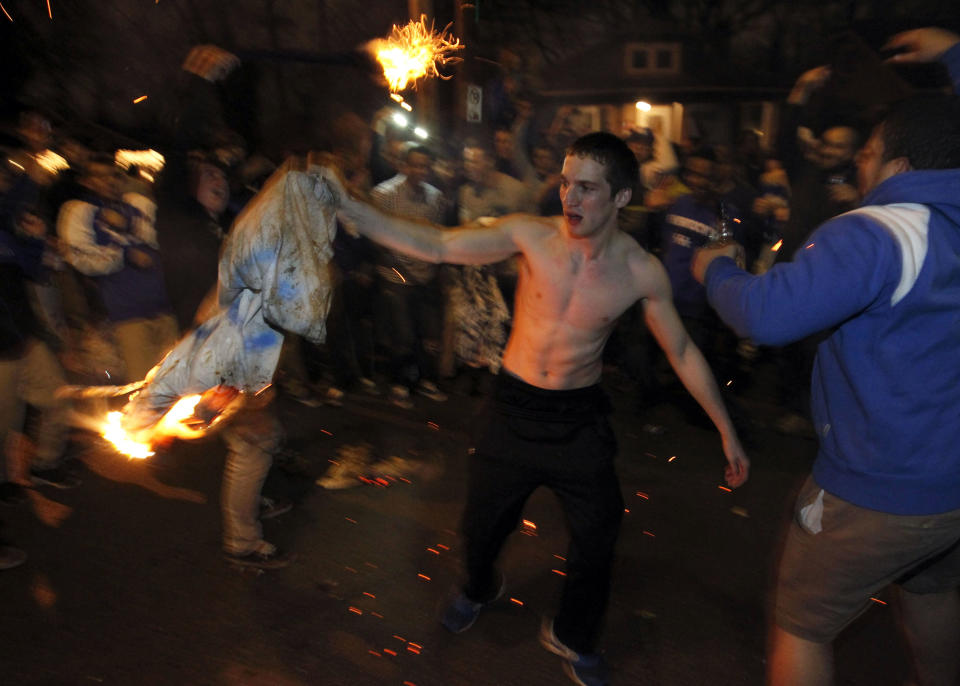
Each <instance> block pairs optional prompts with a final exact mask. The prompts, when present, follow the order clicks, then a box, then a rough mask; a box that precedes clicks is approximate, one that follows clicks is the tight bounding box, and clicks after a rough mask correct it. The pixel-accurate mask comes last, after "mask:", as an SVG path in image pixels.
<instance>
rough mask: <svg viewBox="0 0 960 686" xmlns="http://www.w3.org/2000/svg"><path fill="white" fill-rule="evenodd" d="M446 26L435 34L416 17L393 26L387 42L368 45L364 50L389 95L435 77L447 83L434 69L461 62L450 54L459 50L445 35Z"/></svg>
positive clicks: (448, 36)
mask: <svg viewBox="0 0 960 686" xmlns="http://www.w3.org/2000/svg"><path fill="white" fill-rule="evenodd" d="M449 28H450V24H447V25H446V26H445V27H444V28H443V30H442V31H439V32H437V31H435V30H434V28H433V22H430V26H429V27H427V17H426V15H424V14H421V15H420V21H413V20H411V21H410V23H409V24H407V25H406V26H404V27H403V28H401V27H399V26H397V25H396V24H394V26H393V30H392V31H391V33H390V35H389V36H388V37H387V38H385V39H384V38H378V39H376V40H374V41H371V42H370V43H369V44H368V48H369V50H370V52H371V53H372V54H373V56H374V57H376V58H377V61H378V62H380V66H382V67H383V75H384V77H385V78H386V79H387V85H389V87H390V92H391V93H396V92H398V91H402V90H404V89H405V88H408V87H409V86H410V85H415V84H416V82H417V80H418V79H421V78H425V77H431V76H435V77H438V78H441V79H448V78H450V77H449V76H443V75H442V74H441V73H440V72H439V70H438V69H437V65H438V64H439V65H440V66H444V65H446V64H448V63H450V62H459V61H461V60H460V58H459V57H455V56H454V55H453V53H455V52H456V51H457V50H463V45H462V44H461V43H460V40H459V39H457V38H455V37H454V36H453V35H452V34H449V33H447V29H449Z"/></svg>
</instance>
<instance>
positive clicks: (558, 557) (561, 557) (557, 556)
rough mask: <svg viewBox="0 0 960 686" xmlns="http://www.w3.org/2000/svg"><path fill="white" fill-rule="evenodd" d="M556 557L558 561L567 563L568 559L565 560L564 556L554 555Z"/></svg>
mask: <svg viewBox="0 0 960 686" xmlns="http://www.w3.org/2000/svg"><path fill="white" fill-rule="evenodd" d="M554 557H555V558H557V559H558V560H561V561H562V562H566V561H567V558H565V557H564V556H563V555H557V554H554Z"/></svg>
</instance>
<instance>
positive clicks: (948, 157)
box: [880, 95, 960, 169]
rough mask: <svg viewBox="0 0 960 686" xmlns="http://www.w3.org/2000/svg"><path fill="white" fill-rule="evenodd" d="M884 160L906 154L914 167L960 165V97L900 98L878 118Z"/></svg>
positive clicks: (931, 167) (928, 96) (929, 167)
mask: <svg viewBox="0 0 960 686" xmlns="http://www.w3.org/2000/svg"><path fill="white" fill-rule="evenodd" d="M880 138H881V140H882V141H883V161H884V162H889V161H890V160H894V159H896V158H898V157H906V158H907V160H908V161H909V162H910V166H911V167H912V168H913V169H955V168H957V167H960V98H958V97H957V96H955V95H926V96H918V97H913V98H909V99H906V100H901V101H900V102H897V103H894V104H893V105H891V106H890V108H889V109H888V110H887V113H886V115H885V116H884V117H883V119H882V120H881V122H880Z"/></svg>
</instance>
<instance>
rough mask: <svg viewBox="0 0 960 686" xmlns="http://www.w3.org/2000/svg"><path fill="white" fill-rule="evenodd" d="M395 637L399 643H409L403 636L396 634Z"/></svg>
mask: <svg viewBox="0 0 960 686" xmlns="http://www.w3.org/2000/svg"><path fill="white" fill-rule="evenodd" d="M393 637H394V638H395V639H397V640H398V641H403V642H404V643H406V642H407V639H405V638H404V637H403V636H401V635H400V634H394V635H393Z"/></svg>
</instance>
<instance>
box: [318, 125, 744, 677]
mask: <svg viewBox="0 0 960 686" xmlns="http://www.w3.org/2000/svg"><path fill="white" fill-rule="evenodd" d="M331 174H333V172H331ZM636 175H637V165H636V160H635V158H634V157H633V155H632V154H631V153H630V150H629V149H628V148H627V147H626V145H625V144H624V143H623V142H622V141H621V140H620V139H619V138H617V137H616V136H613V135H611V134H608V133H594V134H590V135H588V136H585V137H583V138H581V139H579V140H578V141H577V142H576V143H574V145H573V146H571V148H570V149H569V150H568V152H567V156H566V159H565V160H564V165H563V171H562V178H563V185H562V187H561V194H562V198H563V207H564V215H563V216H562V217H550V218H540V217H534V216H531V215H520V214H514V215H510V216H507V217H503V218H500V219H498V220H496V221H494V222H493V223H492V224H491V225H489V226H487V227H483V228H478V227H461V228H458V229H455V230H449V231H444V230H442V229H441V228H440V227H437V226H431V225H429V224H426V223H421V222H414V221H409V220H403V219H400V218H397V217H393V216H389V215H386V214H384V213H382V212H380V211H378V210H376V209H375V208H374V207H372V206H370V205H368V204H366V203H362V202H359V201H357V200H354V199H353V198H352V197H351V196H350V195H349V194H347V193H346V192H344V193H342V199H341V205H340V210H339V214H341V215H342V216H343V217H344V219H345V220H346V221H349V222H350V223H352V224H355V225H356V226H357V228H358V230H359V231H361V232H362V233H364V234H365V235H367V236H369V237H370V238H372V239H373V240H375V241H377V242H380V243H382V244H383V245H386V246H388V247H390V248H391V249H393V250H401V251H404V252H406V253H408V254H411V255H413V256H416V257H418V258H420V259H425V260H430V261H432V262H438V263H439V262H452V263H460V264H485V263H493V262H497V261H501V260H504V259H506V258H508V257H510V256H517V257H518V259H519V263H520V281H519V286H518V290H517V307H516V317H515V319H514V325H513V328H512V330H511V334H510V340H509V342H508V344H507V348H506V352H505V353H504V357H503V366H502V369H501V371H500V374H499V376H498V377H497V388H496V391H495V394H494V398H493V399H492V400H491V402H489V403H488V405H487V411H486V413H485V415H484V417H483V419H482V421H481V422H480V423H479V424H478V427H477V428H478V438H479V441H478V442H477V444H476V449H475V450H474V451H472V452H473V455H472V458H471V465H470V486H469V494H468V498H467V504H466V508H465V510H464V518H463V530H464V536H465V539H466V555H465V557H466V560H465V562H466V569H467V577H468V578H467V583H466V585H465V586H464V587H463V589H462V592H461V593H460V594H459V595H458V596H457V598H456V599H455V600H454V601H453V603H452V604H451V605H450V606H449V607H448V608H447V610H446V612H445V613H444V616H443V620H442V621H443V624H444V626H445V627H446V628H447V629H448V630H450V631H452V632H455V633H460V632H462V631H465V630H467V629H468V628H470V626H472V625H473V623H474V622H475V621H476V619H477V618H478V616H479V614H480V612H481V610H482V609H483V608H484V607H485V606H486V605H487V604H488V603H491V602H493V601H494V600H496V599H497V598H499V597H500V596H502V595H503V593H504V590H505V584H504V577H503V575H502V574H501V573H498V572H497V570H496V568H495V561H496V558H497V557H498V554H499V552H500V550H501V548H502V546H503V544H504V542H505V540H506V538H507V536H509V534H510V533H511V532H512V531H513V529H514V528H515V527H516V526H517V524H518V520H519V518H520V515H521V512H522V510H523V506H524V503H525V502H526V501H527V499H528V498H529V496H530V494H531V493H532V492H533V491H534V490H535V489H536V488H537V487H539V486H541V485H542V486H546V487H548V488H550V489H551V490H553V491H554V492H555V493H556V494H557V495H558V497H559V498H560V501H561V503H562V505H563V508H564V511H565V513H566V515H567V521H568V523H569V527H570V531H571V544H570V549H569V552H568V555H567V575H566V577H565V579H566V581H565V588H564V593H563V598H562V600H561V608H560V612H559V614H558V615H557V617H556V619H555V620H553V621H545V622H544V623H543V625H542V630H541V636H540V640H541V643H542V644H543V645H544V647H546V648H547V649H548V650H550V651H551V652H554V653H556V654H558V655H560V656H561V657H563V658H564V669H565V671H566V672H567V674H568V675H569V676H570V677H571V679H572V680H573V681H574V682H576V683H579V684H590V685H591V686H602V685H605V684H608V683H609V682H608V678H607V675H606V666H605V663H604V660H603V657H602V655H601V654H600V653H597V652H596V640H597V638H598V635H599V633H600V629H601V625H602V620H603V615H604V612H605V608H606V605H607V596H608V590H609V581H610V570H611V563H612V559H613V554H614V548H615V543H616V539H617V534H618V530H619V524H620V521H621V518H622V517H623V500H622V498H621V494H620V486H619V483H618V480H617V477H616V473H615V469H614V462H613V458H614V455H615V453H616V440H615V438H614V436H613V433H612V431H611V429H610V426H609V424H608V422H607V419H606V416H605V415H606V414H607V413H608V411H609V410H608V408H609V401H608V400H607V398H606V395H605V394H604V393H603V391H602V390H601V389H600V386H599V380H600V376H601V371H602V352H603V347H604V344H605V343H606V340H607V337H608V336H609V334H610V331H611V329H612V327H613V325H614V323H615V321H616V319H617V317H619V316H620V314H622V313H623V311H624V310H625V309H627V308H628V307H630V306H631V305H632V304H633V303H634V302H636V301H638V300H639V301H641V302H642V303H643V307H644V314H645V316H646V320H647V324H648V326H649V327H650V328H651V330H652V331H653V332H654V334H655V336H656V337H657V340H658V341H659V342H660V344H661V346H662V347H663V348H664V350H665V352H666V354H667V356H668V358H669V360H670V362H671V364H672V365H673V367H674V369H675V370H676V372H677V374H678V375H679V376H680V378H681V379H682V380H683V382H684V384H685V385H686V386H687V388H688V390H689V391H690V392H691V393H692V394H693V395H694V396H695V397H696V398H697V400H698V402H700V403H701V404H702V405H703V407H704V408H705V410H706V411H707V412H708V413H709V415H710V416H711V418H712V419H713V420H714V422H715V424H716V426H717V428H718V429H719V430H720V433H721V436H722V439H723V447H724V452H725V455H726V458H727V461H728V465H727V468H726V475H727V480H728V483H729V484H730V485H731V486H739V485H740V484H742V483H743V482H744V481H745V480H746V478H747V472H748V468H749V462H748V460H747V458H746V456H745V455H744V453H743V449H742V448H741V446H740V443H739V440H738V439H737V436H736V432H735V430H734V428H733V425H732V424H731V422H730V419H729V417H728V416H727V414H726V410H725V409H724V407H723V403H722V402H721V400H720V395H719V391H718V389H717V386H716V382H715V381H714V379H713V377H712V376H711V375H710V372H709V368H708V367H707V365H706V363H705V361H704V359H703V357H702V355H701V354H700V352H699V351H698V350H697V348H696V346H695V345H694V344H693V342H692V341H691V340H690V339H689V337H688V336H687V333H686V332H685V331H684V329H683V326H682V324H681V323H680V319H679V317H678V316H677V314H676V311H675V310H674V309H673V304H672V302H671V298H670V285H669V281H668V279H667V276H666V273H665V272H664V270H663V268H662V267H661V266H660V264H659V262H658V261H657V260H656V259H654V258H653V257H652V256H650V255H648V254H647V253H646V252H644V251H643V250H642V249H641V248H640V247H639V246H638V245H637V244H636V243H635V242H634V241H633V240H632V239H630V238H629V237H628V236H627V235H626V234H624V233H622V232H620V231H619V230H618V229H617V224H616V216H617V210H618V209H620V208H622V207H623V206H624V205H626V203H627V202H629V200H630V194H631V193H632V191H633V186H634V183H635V181H636ZM331 183H336V179H335V178H334V179H331Z"/></svg>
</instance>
